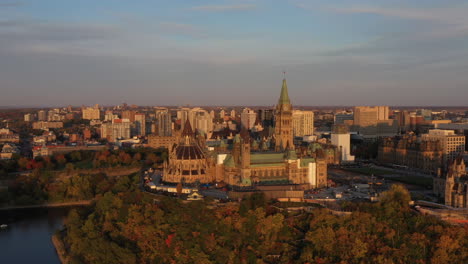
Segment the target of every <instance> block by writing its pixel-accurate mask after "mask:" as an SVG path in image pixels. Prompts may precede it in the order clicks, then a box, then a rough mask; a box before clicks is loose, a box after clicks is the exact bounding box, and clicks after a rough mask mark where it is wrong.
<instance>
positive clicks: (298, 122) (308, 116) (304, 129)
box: [292, 110, 314, 137]
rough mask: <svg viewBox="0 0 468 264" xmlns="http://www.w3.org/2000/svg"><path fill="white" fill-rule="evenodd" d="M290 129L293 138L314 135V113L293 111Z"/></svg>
mask: <svg viewBox="0 0 468 264" xmlns="http://www.w3.org/2000/svg"><path fill="white" fill-rule="evenodd" d="M292 127H293V135H294V136H295V137H303V136H310V135H312V134H314V112H312V111H301V110H293V112H292Z"/></svg>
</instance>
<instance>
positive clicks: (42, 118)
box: [37, 110, 47, 121]
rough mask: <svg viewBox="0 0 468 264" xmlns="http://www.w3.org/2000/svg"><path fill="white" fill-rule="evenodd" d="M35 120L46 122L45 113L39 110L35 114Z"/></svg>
mask: <svg viewBox="0 0 468 264" xmlns="http://www.w3.org/2000/svg"><path fill="white" fill-rule="evenodd" d="M37 120H38V121H47V113H46V111H44V110H39V111H38V112H37Z"/></svg>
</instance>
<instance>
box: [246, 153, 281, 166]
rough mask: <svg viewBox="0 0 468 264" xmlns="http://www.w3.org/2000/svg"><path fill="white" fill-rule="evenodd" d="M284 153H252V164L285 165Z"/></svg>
mask: <svg viewBox="0 0 468 264" xmlns="http://www.w3.org/2000/svg"><path fill="white" fill-rule="evenodd" d="M283 162H284V153H282V152H281V153H277V152H276V153H275V152H273V153H252V154H251V155H250V163H251V165H253V164H267V163H283Z"/></svg>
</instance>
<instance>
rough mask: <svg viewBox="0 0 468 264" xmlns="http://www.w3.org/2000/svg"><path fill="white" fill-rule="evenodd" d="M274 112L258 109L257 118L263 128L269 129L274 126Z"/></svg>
mask: <svg viewBox="0 0 468 264" xmlns="http://www.w3.org/2000/svg"><path fill="white" fill-rule="evenodd" d="M274 116H275V112H274V110H273V109H260V110H258V117H259V119H260V121H261V122H262V125H263V127H269V126H271V127H272V126H273V125H274Z"/></svg>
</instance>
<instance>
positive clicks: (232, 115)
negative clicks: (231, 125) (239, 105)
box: [231, 109, 236, 119]
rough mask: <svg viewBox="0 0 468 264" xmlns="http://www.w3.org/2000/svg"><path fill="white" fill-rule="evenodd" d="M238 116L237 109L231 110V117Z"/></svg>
mask: <svg viewBox="0 0 468 264" xmlns="http://www.w3.org/2000/svg"><path fill="white" fill-rule="evenodd" d="M234 118H236V110H234V109H232V110H231V119H234Z"/></svg>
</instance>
